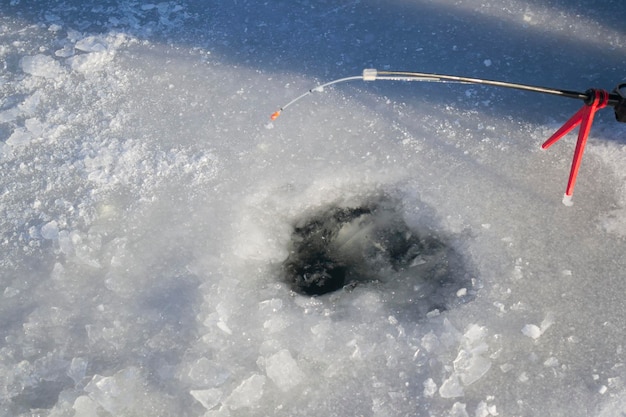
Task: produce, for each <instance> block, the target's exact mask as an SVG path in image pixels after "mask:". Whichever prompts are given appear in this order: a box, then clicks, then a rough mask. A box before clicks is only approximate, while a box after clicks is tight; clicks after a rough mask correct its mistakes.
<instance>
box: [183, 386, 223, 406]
mask: <svg viewBox="0 0 626 417" xmlns="http://www.w3.org/2000/svg"><path fill="white" fill-rule="evenodd" d="M189 394H191V396H192V397H193V398H195V399H196V401H198V402H199V403H200V404H202V406H203V407H204V408H206V409H207V410H210V409H212V408H214V407H215V406H216V405H218V404H219V403H220V400H221V399H222V391H221V390H219V389H217V388H209V389H203V390H191V391H189Z"/></svg>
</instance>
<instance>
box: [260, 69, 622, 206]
mask: <svg viewBox="0 0 626 417" xmlns="http://www.w3.org/2000/svg"><path fill="white" fill-rule="evenodd" d="M355 80H363V81H377V80H387V81H421V82H440V83H459V84H480V85H488V86H493V87H503V88H511V89H514V90H521V91H529V92H533V93H541V94H549V95H554V96H560V97H565V98H572V99H578V100H582V101H583V102H584V106H583V107H582V108H581V109H580V110H578V112H576V114H574V116H572V117H571V118H570V119H569V120H568V121H567V122H565V124H564V125H563V126H562V127H561V128H560V129H559V130H557V131H556V132H555V133H554V134H553V135H552V136H551V137H550V138H549V139H548V140H547V141H546V142H544V143H543V145H541V148H542V149H547V148H549V147H550V146H552V145H553V144H554V143H555V142H557V141H558V140H559V139H561V138H562V137H563V136H565V135H567V134H568V133H569V132H571V131H572V130H573V129H574V128H576V127H577V126H578V125H580V130H579V132H578V141H577V142H576V148H575V151H574V158H573V160H572V167H571V170H570V176H569V179H568V182H567V188H566V189H565V196H564V198H563V203H564V204H565V205H571V204H572V203H571V199H572V195H573V193H574V185H575V184H576V176H577V175H578V168H579V167H580V162H581V160H582V155H583V151H584V148H585V144H586V143H587V137H588V136H589V131H590V130H591V125H592V123H593V118H594V116H595V113H596V111H597V110H600V109H602V108H604V107H607V106H611V107H613V108H614V109H615V119H616V120H617V121H619V122H624V123H626V83H622V84H619V85H618V86H617V87H616V88H615V89H614V90H613V91H612V92H611V93H609V92H608V91H606V90H601V89H596V88H590V89H588V90H587V91H585V92H584V93H581V92H578V91H570V90H561V89H557V88H549V87H538V86H534V85H528V84H517V83H510V82H505V81H494V80H485V79H482V78H471V77H460V76H456V75H443V74H431V73H425V72H412V71H378V70H376V69H371V68H368V69H364V70H363V73H362V75H356V76H352V77H345V78H340V79H337V80H333V81H330V82H327V83H325V84H321V85H319V86H317V87H314V88H312V89H310V90H308V91H306V92H305V93H303V94H301V95H300V96H298V97H296V98H294V99H293V100H291V101H290V102H289V103H287V104H285V105H284V106H282V107H280V108H279V109H278V110H277V111H275V112H274V113H272V115H271V116H270V118H271V120H276V119H277V118H278V117H279V116H280V115H281V113H282V112H283V111H284V110H285V109H286V108H287V107H289V106H291V105H292V104H294V103H296V102H297V101H299V100H301V99H302V98H304V97H306V96H308V95H309V94H312V93H313V92H316V91H317V92H321V91H324V88H325V87H328V86H331V85H334V84H339V83H343V82H347V81H355Z"/></svg>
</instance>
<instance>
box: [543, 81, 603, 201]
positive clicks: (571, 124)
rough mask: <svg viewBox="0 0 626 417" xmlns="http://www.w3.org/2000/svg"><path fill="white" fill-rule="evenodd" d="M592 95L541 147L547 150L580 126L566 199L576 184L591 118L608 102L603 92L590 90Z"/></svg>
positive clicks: (569, 196)
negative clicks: (588, 101) (588, 102)
mask: <svg viewBox="0 0 626 417" xmlns="http://www.w3.org/2000/svg"><path fill="white" fill-rule="evenodd" d="M591 91H592V94H593V100H592V101H591V103H590V104H586V103H585V106H583V108H581V109H580V110H578V111H577V112H576V114H574V116H572V117H571V118H570V119H569V120H568V121H567V122H565V124H564V125H563V126H562V127H561V128H560V129H559V130H557V131H556V132H555V133H554V134H553V135H552V136H550V138H549V139H548V140H547V141H545V142H544V144H543V145H541V148H542V149H548V148H549V147H550V146H552V145H553V144H554V143H555V142H556V141H558V140H559V139H561V138H562V137H563V136H565V135H567V134H568V133H569V132H571V131H572V130H573V129H574V128H575V127H576V126H578V125H581V126H580V130H579V131H578V141H577V142H576V149H575V150H574V158H573V159H572V168H571V170H570V174H569V179H568V181H567V188H566V189H565V196H566V198H571V196H572V194H574V185H575V184H576V177H577V175H578V168H579V167H580V162H581V161H582V158H583V152H584V150H585V144H586V143H587V137H588V136H589V131H590V130H591V125H592V124H593V117H594V116H595V114H596V111H597V110H599V109H601V108H604V107H606V105H607V103H608V101H609V93H608V92H606V91H604V90H591Z"/></svg>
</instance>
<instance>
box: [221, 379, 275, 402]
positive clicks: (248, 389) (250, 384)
mask: <svg viewBox="0 0 626 417" xmlns="http://www.w3.org/2000/svg"><path fill="white" fill-rule="evenodd" d="M265 379H266V378H265V377H264V376H263V375H259V374H253V375H252V376H251V377H249V378H248V379H246V380H245V381H243V382H242V383H241V384H239V386H238V387H237V388H235V389H234V390H233V392H231V393H230V395H229V396H228V398H226V401H224V403H225V404H226V405H228V406H229V407H230V409H231V410H237V409H239V408H244V407H252V406H254V405H255V404H256V403H257V402H259V400H260V399H261V397H262V396H263V387H264V386H265Z"/></svg>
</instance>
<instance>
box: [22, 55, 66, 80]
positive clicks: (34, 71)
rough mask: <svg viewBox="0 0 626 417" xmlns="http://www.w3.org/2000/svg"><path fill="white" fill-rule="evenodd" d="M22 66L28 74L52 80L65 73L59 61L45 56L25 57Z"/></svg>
mask: <svg viewBox="0 0 626 417" xmlns="http://www.w3.org/2000/svg"><path fill="white" fill-rule="evenodd" d="M20 66H21V68H22V71H24V72H25V73H26V74H30V75H34V76H36V77H43V78H50V79H55V78H57V77H59V76H60V75H61V74H63V73H64V72H65V71H64V69H63V68H62V67H61V64H60V63H59V62H58V61H56V60H55V59H54V58H52V57H51V56H48V55H43V54H37V55H33V56H25V57H23V58H22V59H21V60H20Z"/></svg>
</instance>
